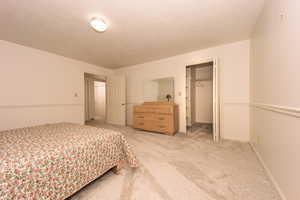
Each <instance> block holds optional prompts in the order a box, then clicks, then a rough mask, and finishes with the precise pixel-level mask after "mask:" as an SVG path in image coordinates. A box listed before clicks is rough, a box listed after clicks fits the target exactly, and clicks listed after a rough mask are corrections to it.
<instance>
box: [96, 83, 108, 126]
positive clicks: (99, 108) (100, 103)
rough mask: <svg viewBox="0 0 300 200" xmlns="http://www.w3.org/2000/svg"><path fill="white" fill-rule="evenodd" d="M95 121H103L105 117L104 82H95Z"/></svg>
mask: <svg viewBox="0 0 300 200" xmlns="http://www.w3.org/2000/svg"><path fill="white" fill-rule="evenodd" d="M94 85H95V116H94V118H95V119H98V120H105V115H106V90H105V82H98V81H95V84H94Z"/></svg>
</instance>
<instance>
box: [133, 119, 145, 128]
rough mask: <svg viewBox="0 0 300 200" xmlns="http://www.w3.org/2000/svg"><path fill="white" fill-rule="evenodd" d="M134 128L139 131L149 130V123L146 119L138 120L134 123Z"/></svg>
mask: <svg viewBox="0 0 300 200" xmlns="http://www.w3.org/2000/svg"><path fill="white" fill-rule="evenodd" d="M133 127H134V128H138V129H145V130H147V129H149V122H148V121H146V120H144V119H136V120H134V122H133Z"/></svg>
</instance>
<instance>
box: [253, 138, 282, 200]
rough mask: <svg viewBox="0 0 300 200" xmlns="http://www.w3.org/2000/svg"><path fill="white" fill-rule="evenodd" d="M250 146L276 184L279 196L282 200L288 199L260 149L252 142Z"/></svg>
mask: <svg viewBox="0 0 300 200" xmlns="http://www.w3.org/2000/svg"><path fill="white" fill-rule="evenodd" d="M250 146H251V148H252V150H253V151H254V153H255V154H256V157H257V158H258V160H259V162H260V163H261V165H262V166H263V168H264V170H265V172H266V173H267V175H268V178H269V179H270V181H271V182H272V184H273V185H274V187H275V189H276V190H277V192H278V194H279V196H280V197H281V199H282V200H287V198H286V196H285V195H284V193H283V191H282V190H281V188H280V187H279V184H278V183H277V181H276V179H275V178H274V176H273V174H272V172H271V170H270V169H269V168H268V166H267V164H266V163H265V161H264V160H263V158H262V156H261V155H260V153H259V151H258V150H257V149H256V147H255V145H254V144H253V143H252V142H250Z"/></svg>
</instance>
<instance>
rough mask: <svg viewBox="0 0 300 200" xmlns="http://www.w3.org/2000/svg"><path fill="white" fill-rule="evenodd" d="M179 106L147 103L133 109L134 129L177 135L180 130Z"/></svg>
mask: <svg viewBox="0 0 300 200" xmlns="http://www.w3.org/2000/svg"><path fill="white" fill-rule="evenodd" d="M178 117H179V113H178V105H177V104H175V103H173V102H145V103H143V104H141V105H135V106H134V107H133V127H134V128H137V129H142V130H147V131H153V132H160V133H164V134H167V135H175V133H176V132H178V128H179V124H178V123H179V120H178Z"/></svg>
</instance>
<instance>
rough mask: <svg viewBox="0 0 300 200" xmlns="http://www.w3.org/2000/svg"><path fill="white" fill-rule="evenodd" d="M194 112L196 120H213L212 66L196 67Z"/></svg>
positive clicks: (199, 121) (201, 121)
mask: <svg viewBox="0 0 300 200" xmlns="http://www.w3.org/2000/svg"><path fill="white" fill-rule="evenodd" d="M196 80H197V81H196V82H194V83H193V84H195V90H196V91H195V94H196V95H195V103H196V105H195V114H196V122H198V123H212V122H213V66H209V67H201V68H197V69H196Z"/></svg>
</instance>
